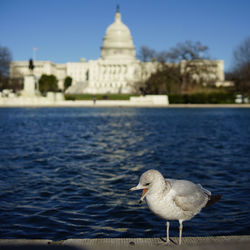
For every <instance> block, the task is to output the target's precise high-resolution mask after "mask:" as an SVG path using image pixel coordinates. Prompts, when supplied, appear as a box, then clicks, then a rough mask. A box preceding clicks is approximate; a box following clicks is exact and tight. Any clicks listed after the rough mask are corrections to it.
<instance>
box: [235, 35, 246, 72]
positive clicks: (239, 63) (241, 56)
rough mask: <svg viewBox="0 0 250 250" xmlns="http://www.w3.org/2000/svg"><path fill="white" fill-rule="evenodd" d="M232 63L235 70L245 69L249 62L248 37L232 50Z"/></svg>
mask: <svg viewBox="0 0 250 250" xmlns="http://www.w3.org/2000/svg"><path fill="white" fill-rule="evenodd" d="M233 61H234V68H235V69H236V70H237V69H240V68H241V67H245V65H247V64H248V63H249V62H250V36H249V37H247V38H246V39H245V40H244V41H243V42H242V43H241V44H240V45H239V46H238V47H237V48H236V49H235V50H234V52H233Z"/></svg>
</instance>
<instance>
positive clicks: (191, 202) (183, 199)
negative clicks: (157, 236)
mask: <svg viewBox="0 0 250 250" xmlns="http://www.w3.org/2000/svg"><path fill="white" fill-rule="evenodd" d="M172 190H173V191H174V193H175V195H174V197H173V200H174V202H175V204H176V206H178V207H180V208H181V209H182V210H184V211H196V210H200V209H201V208H202V207H204V206H205V205H206V203H207V201H208V199H209V193H210V192H209V191H208V190H206V189H203V188H202V186H201V185H200V184H198V185H197V184H194V183H192V182H190V181H186V180H175V181H174V182H173V183H172ZM210 194H211V193H210Z"/></svg>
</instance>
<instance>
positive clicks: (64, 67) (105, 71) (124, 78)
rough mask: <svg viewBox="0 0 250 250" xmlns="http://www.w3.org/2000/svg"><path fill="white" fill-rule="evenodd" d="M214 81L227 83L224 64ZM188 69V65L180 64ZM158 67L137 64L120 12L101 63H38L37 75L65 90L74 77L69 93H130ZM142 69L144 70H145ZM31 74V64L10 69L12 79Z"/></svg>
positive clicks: (218, 65)
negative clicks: (51, 78)
mask: <svg viewBox="0 0 250 250" xmlns="http://www.w3.org/2000/svg"><path fill="white" fill-rule="evenodd" d="M211 62H213V63H212V64H211V65H213V68H214V75H213V76H211V77H214V78H216V79H217V82H218V83H220V84H219V85H223V82H224V61H222V60H214V61H211ZM181 64H183V65H185V61H184V62H181ZM156 67H157V63H152V62H146V63H142V62H140V61H139V60H136V57H135V46H134V44H133V39H132V36H131V34H130V30H129V28H128V27H127V26H126V25H125V24H124V23H123V22H122V20H121V13H120V11H119V9H117V11H116V13H115V20H114V22H113V23H112V24H111V25H110V26H109V27H108V28H107V30H106V34H105V36H104V39H103V45H102V47H101V58H99V59H98V60H90V61H86V60H85V59H81V60H80V62H67V63H65V64H56V63H53V62H50V61H35V69H34V74H35V76H36V78H37V79H39V78H40V77H41V75H42V74H53V75H55V76H56V77H57V79H58V80H59V82H58V85H59V88H60V89H63V83H64V79H65V77H67V76H70V77H72V79H73V82H72V86H71V87H70V88H69V89H68V90H67V92H68V93H90V94H98V93H101V94H104V93H131V92H133V90H134V87H133V85H134V83H135V82H137V81H140V80H141V79H145V78H147V77H149V76H150V74H151V73H152V72H154V71H155V70H156ZM142 68H143V69H142ZM28 74H29V69H28V62H23V61H17V62H12V63H11V65H10V75H11V77H16V76H22V77H24V76H26V75H28Z"/></svg>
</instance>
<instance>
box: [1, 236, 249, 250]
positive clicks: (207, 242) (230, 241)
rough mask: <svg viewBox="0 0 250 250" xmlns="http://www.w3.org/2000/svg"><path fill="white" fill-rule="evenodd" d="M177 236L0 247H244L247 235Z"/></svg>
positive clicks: (18, 242)
mask: <svg viewBox="0 0 250 250" xmlns="http://www.w3.org/2000/svg"><path fill="white" fill-rule="evenodd" d="M177 242H178V238H177V237H173V238H171V243H170V244H169V245H166V244H165V241H164V239H163V238H100V239H67V240H62V241H51V240H45V239H37V240H33V239H30V240H29V239H0V249H7V250H12V249H13V250H14V249H15V250H24V249H28V250H30V249H38V250H40V249H66V250H87V249H90V250H91V249H94V250H95V249H96V250H99V249H101V250H106V249H107V250H108V249H134V250H136V249H155V248H158V249H159V248H162V247H164V248H168V249H174V248H177V249H187V250H189V249H190V250H191V249H192V250H210V249H211V250H234V249H235V250H248V249H250V235H245V236H211V237H183V239H182V242H183V244H182V245H181V246H178V245H177Z"/></svg>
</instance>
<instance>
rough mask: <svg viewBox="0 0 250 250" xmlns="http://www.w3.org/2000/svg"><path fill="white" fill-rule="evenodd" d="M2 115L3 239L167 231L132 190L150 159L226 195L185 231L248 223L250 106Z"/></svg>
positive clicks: (220, 230) (232, 229)
mask: <svg viewBox="0 0 250 250" xmlns="http://www.w3.org/2000/svg"><path fill="white" fill-rule="evenodd" d="M0 117H1V119H0V132H1V133H0V141H1V144H0V155H2V157H1V161H0V170H1V171H0V204H1V206H0V224H1V225H2V226H1V229H0V235H1V236H0V237H1V238H8V237H14V238H50V239H64V238H77V237H86V238H94V237H159V236H163V235H164V234H165V233H164V232H165V226H164V222H163V221H162V220H161V219H159V218H157V217H156V216H154V215H153V214H151V212H150V211H149V210H148V209H147V208H146V206H145V204H143V205H142V206H139V205H138V199H139V197H140V194H139V193H134V194H127V190H128V189H129V188H130V187H132V186H134V185H135V184H136V183H137V182H138V178H139V176H140V174H141V173H142V172H144V171H145V170H147V169H150V168H157V169H158V170H160V171H161V172H162V173H164V175H165V176H167V177H172V178H184V179H190V180H192V181H194V182H198V183H202V185H203V186H204V187H206V188H208V189H210V190H211V191H216V192H218V193H221V194H222V195H223V200H222V201H221V202H219V203H218V204H216V205H215V206H214V207H212V208H209V209H207V210H204V212H203V213H202V214H200V215H199V216H197V217H195V219H193V220H192V221H189V222H187V223H186V224H185V231H184V233H183V234H184V235H191V236H192V235H201V236H202V235H222V234H244V233H245V232H246V231H247V230H248V229H249V226H248V220H249V219H250V218H249V214H248V211H247V208H248V207H249V205H250V204H249V203H250V198H249V195H248V191H249V184H248V179H249V162H250V158H249V157H250V156H249V153H248V152H249V148H250V133H249V132H250V131H249V123H250V110H248V109H246V110H241V109H125V108H120V109H119V108H117V109H112V108H110V109H108V108H107V109H101V108H100V109H99V108H95V109H88V108H83V109H81V108H76V109H64V108H61V109H53V108H51V109H1V110H0ZM174 225H175V224H174ZM171 233H172V234H173V235H177V234H178V227H177V224H176V226H173V230H171Z"/></svg>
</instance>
